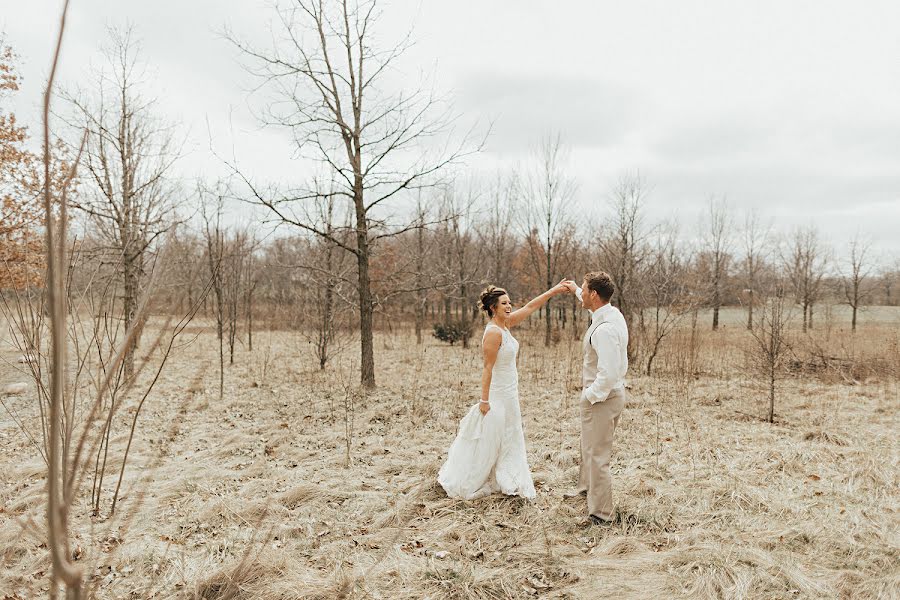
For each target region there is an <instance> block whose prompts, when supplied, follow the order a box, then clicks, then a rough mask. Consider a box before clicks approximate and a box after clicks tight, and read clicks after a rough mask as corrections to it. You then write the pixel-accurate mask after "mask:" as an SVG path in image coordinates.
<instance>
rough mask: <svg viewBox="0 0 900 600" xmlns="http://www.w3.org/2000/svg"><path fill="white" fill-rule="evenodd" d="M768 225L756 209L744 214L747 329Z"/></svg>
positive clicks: (742, 237)
mask: <svg viewBox="0 0 900 600" xmlns="http://www.w3.org/2000/svg"><path fill="white" fill-rule="evenodd" d="M769 236H770V227H768V226H764V225H763V224H762V223H761V222H760V218H759V213H758V212H757V211H756V209H750V210H749V211H747V213H746V214H745V215H744V227H743V230H742V231H741V241H742V245H743V251H744V264H743V267H744V269H743V270H744V285H745V286H746V292H747V330H748V331H749V330H752V329H753V307H754V305H755V304H756V294H757V292H758V290H757V287H758V286H759V272H760V269H761V267H762V261H763V260H764V256H765V248H766V246H767V245H768V240H769Z"/></svg>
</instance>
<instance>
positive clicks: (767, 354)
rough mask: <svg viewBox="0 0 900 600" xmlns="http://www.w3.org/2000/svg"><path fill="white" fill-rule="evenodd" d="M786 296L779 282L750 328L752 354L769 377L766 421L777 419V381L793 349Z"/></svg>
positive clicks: (761, 369) (770, 421)
mask: <svg viewBox="0 0 900 600" xmlns="http://www.w3.org/2000/svg"><path fill="white" fill-rule="evenodd" d="M784 296H785V294H784V289H783V287H782V286H781V285H778V286H777V287H776V289H775V290H773V293H771V294H769V295H768V297H767V298H766V299H765V304H764V305H763V306H762V314H760V315H759V319H757V322H756V324H755V325H754V327H753V329H751V330H750V333H751V335H752V336H753V339H754V341H755V344H754V345H753V347H752V351H751V352H752V354H751V356H752V357H753V360H754V362H755V363H756V365H757V367H758V368H759V370H760V371H761V372H762V373H763V374H764V376H765V377H766V383H767V387H768V392H769V404H768V410H767V413H766V420H767V421H768V422H769V423H773V422H774V421H775V392H776V382H777V379H778V374H779V371H780V369H781V367H782V363H783V362H784V358H785V356H786V355H787V353H788V350H789V347H788V343H787V339H786V330H787V325H788V322H789V321H790V318H791V309H790V305H789V303H788V302H787V301H786V300H785V297H784Z"/></svg>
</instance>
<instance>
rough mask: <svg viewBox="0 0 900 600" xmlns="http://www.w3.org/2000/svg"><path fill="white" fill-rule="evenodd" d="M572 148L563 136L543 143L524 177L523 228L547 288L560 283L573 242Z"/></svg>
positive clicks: (547, 336) (547, 320)
mask: <svg viewBox="0 0 900 600" xmlns="http://www.w3.org/2000/svg"><path fill="white" fill-rule="evenodd" d="M567 160H568V149H567V148H566V147H565V146H564V145H563V142H562V137H561V136H560V135H559V134H556V135H548V136H546V137H544V138H543V139H542V140H541V143H540V146H539V147H538V149H537V152H536V156H535V166H534V170H533V171H531V172H528V173H526V174H525V175H523V176H522V177H521V178H520V181H521V183H522V185H523V186H524V190H523V193H522V196H523V198H524V201H525V206H524V207H523V212H522V215H523V223H522V224H523V226H524V229H525V232H526V243H527V248H528V256H529V258H530V262H531V267H532V269H533V270H534V273H535V275H536V276H537V277H538V279H539V280H543V281H542V284H543V285H546V289H550V288H551V287H553V285H554V284H555V283H556V282H557V281H558V280H559V277H560V269H559V266H560V265H559V259H560V255H561V254H563V253H564V250H565V246H566V244H567V243H568V242H570V241H571V240H572V238H571V236H569V235H566V234H567V233H568V231H569V230H570V229H571V228H572V227H573V223H572V220H571V216H570V213H569V208H570V206H571V203H572V198H573V196H574V195H575V189H576V186H575V179H574V178H572V177H571V176H569V175H568V174H567V173H566V162H567ZM543 310H544V345H545V346H549V345H550V344H551V342H552V330H553V320H552V310H551V303H550V301H548V302H547V304H546V305H545V306H544V309H543Z"/></svg>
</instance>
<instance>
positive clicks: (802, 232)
mask: <svg viewBox="0 0 900 600" xmlns="http://www.w3.org/2000/svg"><path fill="white" fill-rule="evenodd" d="M781 258H782V262H783V263H784V267H785V271H786V272H787V275H788V278H789V280H790V283H791V286H792V287H793V290H794V295H795V297H796V299H797V301H798V302H799V303H800V306H801V307H802V309H803V332H804V333H806V330H807V329H812V326H813V316H812V312H813V306H814V305H815V303H816V301H817V300H818V299H819V294H820V292H821V286H822V279H823V277H824V276H825V268H826V266H827V258H826V257H825V249H824V248H823V247H822V244H821V242H820V241H819V232H818V230H817V229H816V228H815V227H812V226H810V227H805V228H798V229H796V230H795V231H794V233H793V235H792V236H791V237H790V239H789V240H788V244H787V247H786V248H782V250H781Z"/></svg>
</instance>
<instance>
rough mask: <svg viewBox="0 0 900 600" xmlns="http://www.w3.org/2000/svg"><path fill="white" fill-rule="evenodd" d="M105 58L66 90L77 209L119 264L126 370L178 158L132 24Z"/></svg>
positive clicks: (116, 35) (166, 222)
mask: <svg viewBox="0 0 900 600" xmlns="http://www.w3.org/2000/svg"><path fill="white" fill-rule="evenodd" d="M109 38H110V44H109V45H108V46H107V47H106V48H105V49H104V55H105V58H106V63H105V64H104V65H103V67H102V68H101V69H100V71H99V72H97V73H96V74H95V76H94V81H93V82H92V84H91V85H90V87H89V88H88V89H87V90H81V91H77V92H75V93H70V94H68V100H69V102H70V104H71V106H72V108H73V112H74V115H75V116H74V117H73V119H72V123H71V124H72V125H74V126H75V127H76V128H77V129H78V131H79V132H80V131H87V144H86V146H85V149H84V159H83V166H84V167H85V169H84V170H85V172H86V175H85V177H84V186H83V187H82V189H81V193H80V196H79V199H78V200H77V202H73V205H74V206H75V207H76V208H79V209H81V210H82V211H84V213H85V214H87V215H88V217H89V218H90V220H91V221H92V223H93V225H94V226H95V227H96V231H97V232H98V233H99V234H100V235H101V236H102V238H103V239H104V240H105V242H106V244H107V245H108V247H109V249H110V251H111V252H112V253H114V254H115V255H116V256H117V257H119V256H120V257H121V259H120V260H119V259H117V260H116V263H117V264H121V272H120V277H121V286H122V317H123V319H124V323H125V330H126V331H130V330H131V329H134V330H135V332H136V334H135V335H134V336H131V339H132V340H133V342H132V347H131V348H130V349H129V351H128V354H127V355H126V357H125V372H126V375H127V376H128V377H130V376H131V375H132V373H133V371H134V350H135V349H136V347H137V345H138V343H139V341H140V333H141V323H140V322H138V321H136V315H137V309H138V299H139V297H140V295H141V289H142V285H143V282H144V280H145V277H146V274H147V273H146V263H147V260H148V255H149V254H150V253H152V252H154V251H155V249H156V247H157V242H158V239H159V238H160V236H162V235H163V234H164V233H165V232H167V231H169V229H170V228H171V227H172V225H173V223H174V221H175V212H174V203H173V198H172V195H173V189H172V183H171V180H170V178H169V172H170V169H171V167H172V165H173V163H174V162H175V161H176V160H177V158H178V150H177V148H176V147H175V144H174V137H173V129H172V127H171V126H169V125H166V124H164V123H162V122H161V121H160V120H159V119H158V118H157V116H156V115H155V101H154V100H152V99H149V98H148V97H147V96H146V95H145V94H144V92H143V89H142V88H143V87H144V86H145V83H146V82H145V81H144V79H143V73H142V71H141V66H140V62H139V50H140V49H139V45H138V43H137V42H136V40H135V38H134V32H133V30H132V29H131V28H128V29H125V30H117V29H112V28H111V29H109Z"/></svg>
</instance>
